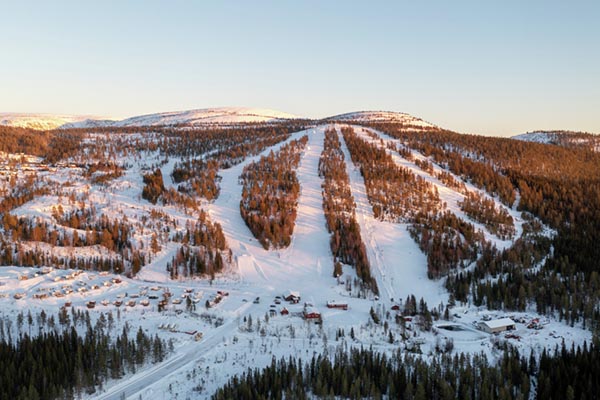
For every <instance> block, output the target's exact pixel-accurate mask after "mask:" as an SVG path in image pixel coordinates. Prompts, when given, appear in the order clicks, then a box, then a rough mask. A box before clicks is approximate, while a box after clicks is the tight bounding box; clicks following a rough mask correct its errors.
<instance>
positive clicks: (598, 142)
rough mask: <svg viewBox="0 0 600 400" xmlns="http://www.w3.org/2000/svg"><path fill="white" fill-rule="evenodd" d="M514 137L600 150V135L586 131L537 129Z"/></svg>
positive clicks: (527, 140)
mask: <svg viewBox="0 0 600 400" xmlns="http://www.w3.org/2000/svg"><path fill="white" fill-rule="evenodd" d="M512 139H515V140H522V141H526V142H535V143H544V144H554V145H557V146H563V147H571V148H572V147H577V148H588V149H591V150H593V151H600V136H598V135H595V134H592V133H586V132H572V131H537V132H528V133H523V134H521V135H516V136H513V137H512Z"/></svg>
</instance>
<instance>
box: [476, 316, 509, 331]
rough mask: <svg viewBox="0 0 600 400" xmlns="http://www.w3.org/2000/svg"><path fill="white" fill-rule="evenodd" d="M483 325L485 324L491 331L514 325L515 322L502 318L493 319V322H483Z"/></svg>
mask: <svg viewBox="0 0 600 400" xmlns="http://www.w3.org/2000/svg"><path fill="white" fill-rule="evenodd" d="M481 323H482V324H485V325H486V326H487V327H488V328H490V329H494V328H500V327H502V326H508V325H514V324H515V321H513V320H512V319H510V318H500V319H493V320H491V321H482V322H481Z"/></svg>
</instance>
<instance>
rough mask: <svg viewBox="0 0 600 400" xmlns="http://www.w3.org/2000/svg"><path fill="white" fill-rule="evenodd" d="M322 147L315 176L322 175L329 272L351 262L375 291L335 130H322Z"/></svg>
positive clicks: (362, 278) (374, 281) (335, 274)
mask: <svg viewBox="0 0 600 400" xmlns="http://www.w3.org/2000/svg"><path fill="white" fill-rule="evenodd" d="M323 147H324V148H323V152H322V153H321V157H320V159H319V176H321V177H322V178H323V183H322V185H321V187H322V195H323V212H324V214H325V220H326V222H327V230H328V231H329V233H331V239H330V240H329V245H330V247H331V253H332V254H333V262H334V271H333V275H334V276H335V277H338V276H341V275H342V270H341V269H342V267H341V264H340V262H341V263H344V264H348V265H352V266H354V268H355V269H356V274H357V275H358V276H359V277H360V278H361V280H362V281H363V284H364V285H366V286H367V287H368V288H369V289H371V290H372V291H373V292H375V293H377V282H376V280H375V279H374V278H373V277H372V276H371V266H370V264H369V259H368V257H367V250H366V247H365V244H364V242H363V240H362V237H361V234H360V226H359V225H358V222H357V221H356V212H355V208H356V205H355V203H354V197H353V196H352V192H351V190H350V179H349V177H348V173H347V172H346V162H345V160H344V153H343V152H342V149H341V143H340V140H339V137H338V133H337V131H336V130H335V129H333V128H332V129H327V130H326V131H325V138H324V146H323Z"/></svg>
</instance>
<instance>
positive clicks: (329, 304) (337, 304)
mask: <svg viewBox="0 0 600 400" xmlns="http://www.w3.org/2000/svg"><path fill="white" fill-rule="evenodd" d="M327 308H339V309H341V310H347V309H348V303H345V302H340V301H335V300H331V301H328V302H327Z"/></svg>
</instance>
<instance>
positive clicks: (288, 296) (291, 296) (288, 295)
mask: <svg viewBox="0 0 600 400" xmlns="http://www.w3.org/2000/svg"><path fill="white" fill-rule="evenodd" d="M283 298H284V299H285V301H289V302H290V303H294V304H297V303H299V302H300V292H295V291H292V290H288V291H286V292H285V293H284V294H283Z"/></svg>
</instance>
